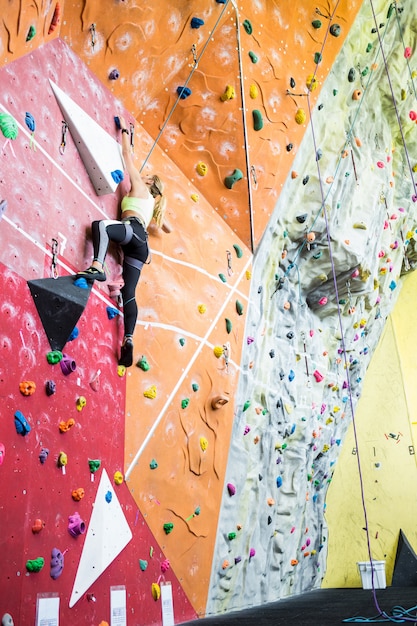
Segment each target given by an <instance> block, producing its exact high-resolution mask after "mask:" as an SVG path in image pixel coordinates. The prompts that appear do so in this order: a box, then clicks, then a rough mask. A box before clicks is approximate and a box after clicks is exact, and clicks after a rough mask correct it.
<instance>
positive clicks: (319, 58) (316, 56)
mask: <svg viewBox="0 0 417 626" xmlns="http://www.w3.org/2000/svg"><path fill="white" fill-rule="evenodd" d="M322 58H323V57H322V54H321V52H315V53H314V63H315V64H316V65H318V64H319V63H321V61H322Z"/></svg>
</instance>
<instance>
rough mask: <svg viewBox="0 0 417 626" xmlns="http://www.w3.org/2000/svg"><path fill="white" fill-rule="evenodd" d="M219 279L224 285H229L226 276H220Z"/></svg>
mask: <svg viewBox="0 0 417 626" xmlns="http://www.w3.org/2000/svg"><path fill="white" fill-rule="evenodd" d="M219 278H220V280H221V281H222V282H223V283H227V278H226V276H225V275H224V274H219Z"/></svg>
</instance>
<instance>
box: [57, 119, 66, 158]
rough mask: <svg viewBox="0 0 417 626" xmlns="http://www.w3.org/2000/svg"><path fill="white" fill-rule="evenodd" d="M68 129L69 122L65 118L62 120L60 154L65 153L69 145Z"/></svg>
mask: <svg viewBox="0 0 417 626" xmlns="http://www.w3.org/2000/svg"><path fill="white" fill-rule="evenodd" d="M67 131H68V124H67V123H66V121H65V120H62V129H61V145H60V146H59V152H60V154H64V152H65V147H66V145H67Z"/></svg>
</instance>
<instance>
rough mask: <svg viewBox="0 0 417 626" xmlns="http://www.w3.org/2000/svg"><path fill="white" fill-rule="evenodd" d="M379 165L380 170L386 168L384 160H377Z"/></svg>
mask: <svg viewBox="0 0 417 626" xmlns="http://www.w3.org/2000/svg"><path fill="white" fill-rule="evenodd" d="M376 164H377V166H378V167H379V169H380V170H382V169H384V167H385V164H384V163H383V162H382V161H377V162H376Z"/></svg>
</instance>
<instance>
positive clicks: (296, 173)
mask: <svg viewBox="0 0 417 626" xmlns="http://www.w3.org/2000/svg"><path fill="white" fill-rule="evenodd" d="M297 177H298V172H296V171H295V170H292V172H291V178H292V179H293V180H294V179H295V178H297Z"/></svg>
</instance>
